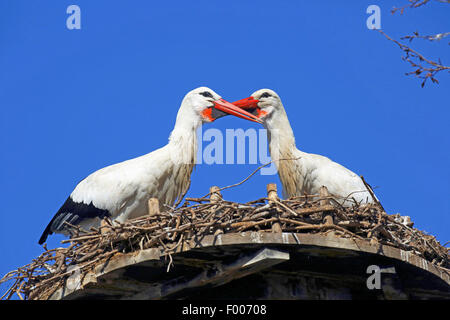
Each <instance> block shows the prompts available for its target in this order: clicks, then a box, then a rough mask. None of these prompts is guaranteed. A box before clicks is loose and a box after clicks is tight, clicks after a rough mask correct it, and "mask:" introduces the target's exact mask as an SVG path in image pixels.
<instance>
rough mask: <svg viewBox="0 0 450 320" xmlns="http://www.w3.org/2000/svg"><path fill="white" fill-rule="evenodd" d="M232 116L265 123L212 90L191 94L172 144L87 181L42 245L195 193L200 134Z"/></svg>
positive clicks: (75, 192)
mask: <svg viewBox="0 0 450 320" xmlns="http://www.w3.org/2000/svg"><path fill="white" fill-rule="evenodd" d="M226 114H233V115H235V116H238V117H241V118H244V119H247V120H252V121H259V120H257V118H256V117H254V116H253V115H251V114H248V113H246V112H245V111H243V110H240V109H239V108H236V107H235V106H233V105H232V104H230V103H228V102H226V101H225V100H223V99H221V97H220V96H219V95H217V93H215V92H214V91H212V90H211V89H209V88H206V87H200V88H197V89H195V90H192V91H191V92H189V93H188V94H187V95H186V96H185V97H184V99H183V101H182V103H181V106H180V109H179V111H178V114H177V119H176V123H175V127H174V129H173V131H172V133H171V135H170V138H169V143H168V144H167V145H166V146H164V147H162V148H160V149H157V150H155V151H153V152H151V153H149V154H146V155H143V156H141V157H138V158H135V159H131V160H127V161H124V162H121V163H117V164H114V165H111V166H108V167H106V168H103V169H100V170H98V171H96V172H94V173H92V174H91V175H89V176H88V177H87V178H85V179H84V180H83V181H81V182H80V183H79V184H78V185H77V186H76V188H75V189H74V190H73V192H72V193H71V195H70V196H69V198H68V199H67V201H66V202H65V203H64V204H63V206H62V207H61V208H60V209H59V211H58V212H57V213H56V214H55V216H54V217H53V219H52V220H51V221H50V223H49V224H48V226H47V228H46V229H45V231H44V232H43V234H42V236H41V238H40V240H39V243H40V244H42V243H44V242H45V240H46V239H47V236H48V235H49V234H52V233H53V232H57V233H63V234H68V229H67V224H66V223H65V222H68V223H70V224H72V225H78V226H81V227H82V228H83V229H85V230H89V228H90V227H92V226H98V225H99V223H100V221H101V219H102V218H104V217H106V216H108V217H110V218H111V219H113V221H118V222H123V221H125V220H127V219H130V218H135V217H139V216H142V215H145V214H146V213H147V212H148V211H147V206H148V204H147V203H148V200H149V199H150V198H158V199H159V203H160V205H161V207H164V205H169V206H171V205H173V204H174V202H175V201H176V200H177V199H178V198H179V197H181V196H182V195H183V194H184V193H185V192H186V191H187V189H188V188H189V184H190V175H191V173H192V170H193V168H194V164H195V162H196V154H197V136H196V134H197V133H196V129H197V128H198V127H199V126H200V125H202V123H203V122H211V121H214V120H215V119H217V118H220V117H222V116H224V115H226ZM255 119H256V120H255Z"/></svg>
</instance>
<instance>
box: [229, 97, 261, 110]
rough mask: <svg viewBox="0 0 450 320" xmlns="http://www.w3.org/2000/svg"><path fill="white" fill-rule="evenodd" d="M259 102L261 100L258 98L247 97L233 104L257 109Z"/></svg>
mask: <svg viewBox="0 0 450 320" xmlns="http://www.w3.org/2000/svg"><path fill="white" fill-rule="evenodd" d="M258 102H259V100H256V99H255V98H253V97H248V98H245V99H241V100H238V101H235V102H233V104H234V105H235V106H236V107H239V108H242V109H246V110H247V109H255V108H257V107H258Z"/></svg>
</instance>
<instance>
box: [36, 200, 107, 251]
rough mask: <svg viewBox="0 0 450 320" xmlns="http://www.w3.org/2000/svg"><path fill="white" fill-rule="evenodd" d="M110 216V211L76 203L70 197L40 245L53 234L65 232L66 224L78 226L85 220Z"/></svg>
mask: <svg viewBox="0 0 450 320" xmlns="http://www.w3.org/2000/svg"><path fill="white" fill-rule="evenodd" d="M110 216H111V213H110V212H109V211H108V210H105V209H99V208H97V207H95V206H94V205H93V204H92V202H91V203H89V204H85V203H82V202H81V203H80V202H75V201H73V200H72V198H71V197H69V198H67V200H66V202H64V204H63V205H62V207H61V208H60V209H59V210H58V212H57V213H56V214H55V216H54V217H53V219H52V220H51V221H50V223H49V224H48V225H47V227H46V228H45V230H44V232H43V233H42V236H41V238H40V239H39V244H43V243H44V242H45V240H47V237H48V235H50V234H53V232H57V231H62V230H64V229H65V228H66V225H65V223H64V222H68V223H70V224H72V225H77V224H79V223H80V222H81V221H82V220H84V219H92V218H97V217H98V218H100V219H103V218H104V217H110Z"/></svg>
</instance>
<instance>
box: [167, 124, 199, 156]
mask: <svg viewBox="0 0 450 320" xmlns="http://www.w3.org/2000/svg"><path fill="white" fill-rule="evenodd" d="M197 127H198V125H196V124H194V123H191V124H190V125H189V124H187V123H185V122H180V121H177V123H176V124H175V127H174V129H173V130H172V132H171V134H170V137H169V148H170V149H171V150H170V152H171V153H172V154H175V155H178V157H177V158H178V159H180V160H181V161H182V163H184V164H194V163H195V162H196V156H197V132H196V131H197Z"/></svg>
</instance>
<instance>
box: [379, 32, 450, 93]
mask: <svg viewBox="0 0 450 320" xmlns="http://www.w3.org/2000/svg"><path fill="white" fill-rule="evenodd" d="M378 32H380V33H381V34H382V35H384V36H385V37H386V38H387V39H388V40H390V41H392V42H394V43H395V44H397V45H398V46H399V47H400V49H402V50H403V52H404V56H403V57H402V60H404V61H407V62H409V64H410V65H411V66H412V67H414V68H417V69H416V70H415V71H411V72H408V73H406V75H412V74H414V75H415V76H416V77H418V78H421V79H423V82H422V88H423V87H424V85H425V83H426V81H427V80H428V79H431V81H433V83H439V81H438V80H437V79H436V78H435V75H436V73H438V72H440V71H443V70H449V72H450V67H447V66H444V65H443V64H442V63H441V61H440V60H439V63H437V62H434V61H432V60H429V59H427V58H425V57H424V56H423V55H421V54H420V53H418V52H417V51H415V50H413V49H411V48H410V47H408V46H406V45H404V44H402V43H400V42H398V41H397V40H395V39H392V38H391V37H389V36H388V35H387V34H386V33H384V32H383V31H381V30H378ZM413 59H414V60H415V61H414V60H413ZM423 62H426V63H427V64H428V65H429V66H423V65H422V63H423ZM424 72H426V73H425V75H423V74H422V73H424Z"/></svg>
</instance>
